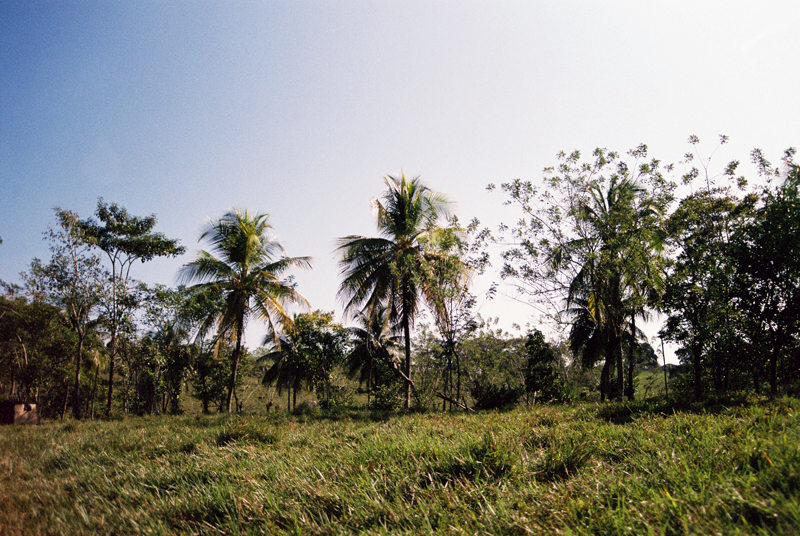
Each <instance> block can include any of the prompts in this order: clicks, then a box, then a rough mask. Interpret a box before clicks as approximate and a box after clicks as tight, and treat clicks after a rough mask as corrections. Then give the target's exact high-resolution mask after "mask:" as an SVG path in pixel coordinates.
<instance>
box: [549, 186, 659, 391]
mask: <svg viewBox="0 0 800 536" xmlns="http://www.w3.org/2000/svg"><path fill="white" fill-rule="evenodd" d="M660 218H661V212H660V210H659V208H658V206H657V205H656V203H655V202H653V200H652V199H650V198H649V197H648V196H647V192H646V190H645V189H644V188H643V187H641V186H639V185H638V184H636V183H635V182H634V181H632V180H630V178H628V177H625V176H623V177H620V176H617V175H615V176H614V177H612V179H611V182H610V184H609V186H608V188H607V190H605V191H603V189H602V188H601V187H600V185H599V184H597V183H593V184H591V185H590V186H589V187H588V189H587V192H586V196H585V198H584V200H583V201H582V202H581V203H579V204H578V206H577V207H576V219H577V221H578V222H579V229H580V233H581V236H580V237H579V238H576V239H575V240H572V241H570V242H568V243H567V244H566V245H565V246H564V249H565V250H567V251H568V253H569V255H564V254H563V253H564V252H558V253H559V254H560V255H559V256H554V258H559V257H572V258H574V257H576V256H577V257H578V258H582V259H583V264H582V265H581V267H580V270H579V271H578V273H577V274H576V275H575V277H574V278H573V280H572V282H571V284H570V288H569V294H568V298H567V310H568V312H569V313H570V314H572V316H573V317H574V323H573V327H572V330H571V332H570V339H571V345H572V348H573V350H581V351H582V353H583V361H584V363H585V364H592V363H594V362H595V360H596V359H597V358H598V357H599V355H601V353H602V354H603V355H604V357H605V364H604V367H603V373H602V375H601V389H600V390H601V396H602V397H603V398H604V397H605V395H606V394H610V393H609V387H610V382H611V378H610V373H611V369H614V368H615V369H616V373H617V382H616V389H617V392H616V396H617V397H618V398H619V399H620V400H621V399H622V396H623V392H624V369H623V365H622V340H623V334H624V331H625V330H626V328H627V326H625V318H626V316H628V317H630V318H631V319H632V318H633V316H635V315H637V316H643V315H644V314H645V312H644V304H645V302H644V301H643V296H645V295H651V294H652V293H654V292H656V287H658V286H659V284H660V283H659V281H660V279H661V276H660V271H659V270H658V268H660V266H661V265H660V259H661V256H660V255H657V254H656V255H654V253H658V252H659V250H660V240H659V237H658V233H657V232H655V228H656V227H657V225H654V224H656V223H657V222H658V221H659V220H660ZM656 261H659V262H656ZM630 328H631V331H632V333H631V334H630V336H631V337H635V332H636V328H635V323H634V322H633V320H631V324H630ZM631 376H632V371H631V373H630V374H629V381H631V379H632V378H631ZM631 393H632V390H631Z"/></svg>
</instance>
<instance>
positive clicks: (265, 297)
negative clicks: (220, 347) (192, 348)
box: [180, 209, 311, 413]
mask: <svg viewBox="0 0 800 536" xmlns="http://www.w3.org/2000/svg"><path fill="white" fill-rule="evenodd" d="M268 220H269V215H268V214H255V215H252V216H251V215H250V214H249V213H248V212H247V211H246V210H243V211H242V210H238V209H232V210H231V211H230V212H228V213H226V214H225V215H224V216H222V217H221V218H220V219H219V220H217V221H213V222H211V223H210V224H209V225H208V227H207V228H206V230H205V231H203V234H201V235H200V240H204V239H205V240H207V241H208V242H209V243H210V245H211V248H212V250H211V253H209V252H207V251H200V252H199V253H198V254H197V256H196V257H195V260H194V261H192V262H190V263H188V264H186V265H184V266H183V268H181V271H180V280H181V282H183V283H190V282H196V284H195V285H194V286H192V287H191V289H190V290H192V291H193V292H195V293H198V294H204V295H206V297H207V298H208V300H209V302H211V303H219V304H220V306H219V307H217V308H214V309H213V310H212V311H211V312H210V314H209V315H208V316H207V317H206V318H205V320H204V322H202V323H201V326H200V330H199V335H204V334H205V333H207V332H208V331H209V330H210V329H211V328H212V327H214V326H216V330H217V341H218V344H219V343H220V342H222V340H223V338H228V339H229V341H230V342H231V345H232V346H233V355H232V358H231V376H230V382H229V384H228V400H227V408H226V409H227V411H228V412H229V413H230V411H231V402H232V400H233V392H234V389H235V387H236V374H237V371H238V368H239V358H240V356H241V352H242V339H243V336H244V330H245V326H246V325H247V323H248V321H249V320H251V319H253V318H255V319H257V320H261V321H264V322H266V323H267V327H268V330H269V333H271V334H272V335H273V337H274V338H275V340H276V341H277V340H278V335H279V333H280V331H281V330H282V329H285V328H287V327H289V326H291V324H292V318H291V316H289V314H288V313H287V312H286V307H288V306H289V305H294V304H299V305H304V306H307V305H308V302H307V301H306V299H305V298H304V297H303V296H302V295H301V294H300V293H299V292H297V290H295V287H294V285H293V284H292V283H291V282H290V281H287V280H286V279H282V277H283V275H284V274H286V272H287V271H288V270H289V269H290V268H293V267H300V268H308V267H310V265H311V261H310V258H308V257H286V256H284V255H283V253H284V249H283V246H282V245H281V244H280V242H278V241H277V240H275V239H274V238H272V237H270V236H268V235H267V232H268V230H269V229H270V228H271V226H270V225H269V222H268Z"/></svg>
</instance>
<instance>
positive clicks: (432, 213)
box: [337, 175, 448, 410]
mask: <svg viewBox="0 0 800 536" xmlns="http://www.w3.org/2000/svg"><path fill="white" fill-rule="evenodd" d="M384 182H385V183H386V188H387V189H386V192H385V193H384V194H383V196H382V198H381V199H380V200H378V199H375V200H373V204H374V207H375V210H376V212H377V220H378V221H377V224H378V232H379V233H380V235H381V236H380V237H375V238H371V237H365V236H357V235H351V236H347V237H344V238H341V239H340V240H339V242H338V247H337V250H338V251H339V252H341V254H342V259H341V261H340V267H341V274H342V276H343V280H342V283H341V285H340V287H339V292H338V296H339V298H340V299H342V300H343V301H344V303H345V312H346V313H349V314H355V313H356V312H358V311H359V310H362V309H370V308H373V307H375V306H377V305H378V304H386V306H387V308H388V310H389V314H390V318H391V319H392V320H393V321H397V323H398V324H399V326H400V328H401V329H402V330H403V336H404V338H405V363H404V366H403V374H404V375H405V381H406V393H405V394H406V397H405V398H406V400H405V408H406V410H408V409H409V408H410V407H411V386H412V381H411V376H410V375H411V324H412V322H413V321H414V318H415V317H416V315H417V313H418V311H419V306H420V303H421V301H422V298H423V294H424V284H425V281H426V278H427V274H426V273H425V272H424V268H425V266H426V262H425V261H426V260H428V259H429V258H430V254H429V252H428V251H427V250H426V248H425V245H424V244H425V240H426V238H427V237H429V236H431V235H432V234H434V233H436V232H438V231H439V229H440V228H439V226H438V220H439V218H440V217H442V216H446V215H447V205H448V201H447V199H446V198H445V197H444V196H443V195H442V194H439V193H436V192H434V191H432V190H430V189H429V188H428V187H427V186H425V185H424V184H423V183H422V182H421V181H420V180H419V178H418V177H416V178H413V179H411V180H408V179H406V177H405V175H401V176H400V177H399V178H395V177H391V176H387V177H384Z"/></svg>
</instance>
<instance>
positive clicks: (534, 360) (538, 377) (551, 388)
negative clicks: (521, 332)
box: [525, 330, 564, 401]
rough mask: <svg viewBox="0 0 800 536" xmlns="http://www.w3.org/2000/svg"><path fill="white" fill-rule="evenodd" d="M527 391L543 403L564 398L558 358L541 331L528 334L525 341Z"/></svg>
mask: <svg viewBox="0 0 800 536" xmlns="http://www.w3.org/2000/svg"><path fill="white" fill-rule="evenodd" d="M525 354H526V355H527V362H526V364H525V391H526V392H527V393H528V394H531V395H533V396H534V400H535V399H536V397H537V396H538V398H539V399H540V400H543V401H550V400H555V401H560V400H562V399H563V397H564V388H563V385H562V383H563V382H562V378H561V375H560V374H559V372H558V368H557V366H558V365H557V362H558V356H557V355H556V352H555V351H554V350H553V347H552V346H551V345H550V344H548V343H547V341H545V340H544V335H543V334H542V332H541V331H539V330H535V331H533V332H531V333H528V336H527V337H526V339H525Z"/></svg>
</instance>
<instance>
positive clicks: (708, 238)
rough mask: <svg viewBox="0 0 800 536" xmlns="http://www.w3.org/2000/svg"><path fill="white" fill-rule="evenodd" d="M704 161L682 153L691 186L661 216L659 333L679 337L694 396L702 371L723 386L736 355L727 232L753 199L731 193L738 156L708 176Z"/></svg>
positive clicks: (738, 180) (700, 388)
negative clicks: (662, 320)
mask: <svg viewBox="0 0 800 536" xmlns="http://www.w3.org/2000/svg"><path fill="white" fill-rule="evenodd" d="M727 141H728V138H727V137H726V136H721V137H720V146H721V145H724V144H725V143H727ZM699 142H700V140H699V139H698V138H697V136H691V137H690V138H689V143H690V144H691V145H693V146H695V147H697V146H698V144H699ZM715 151H716V150H715ZM712 156H713V153H712ZM710 160H711V157H708V158H706V159H701V158H696V155H695V154H692V153H687V154H686V155H685V160H684V163H686V164H688V165H690V166H691V167H690V168H689V170H688V171H687V173H685V174H684V175H683V183H684V184H685V185H687V186H689V187H690V188H691V193H690V194H689V195H688V196H686V197H685V198H684V199H682V200H681V202H680V203H679V205H678V207H677V209H676V210H675V211H674V212H673V214H672V215H671V216H670V217H669V219H668V221H667V223H666V228H667V234H668V241H669V242H670V244H671V246H672V248H673V249H674V250H675V252H676V256H675V259H674V261H673V262H672V263H671V265H670V267H669V269H668V270H667V278H666V281H665V293H664V295H663V298H662V303H661V306H662V310H663V311H664V312H665V313H666V314H667V322H666V325H665V326H664V328H663V329H662V332H661V333H662V336H663V337H664V338H666V339H668V340H672V341H675V342H678V343H679V344H681V349H680V350H679V351H678V356H679V357H680V359H681V360H682V362H684V363H686V364H689V365H690V367H691V370H692V386H693V393H694V397H695V398H697V399H699V398H701V397H702V396H703V394H704V392H705V388H704V384H705V383H706V382H705V381H704V377H706V376H707V375H708V373H709V371H710V372H711V375H712V377H713V381H714V385H715V388H716V389H717V390H718V391H722V390H724V389H725V386H726V385H727V384H728V382H729V380H730V376H729V373H730V371H731V368H732V367H731V365H732V364H733V363H734V361H736V359H735V357H736V355H737V353H738V351H737V350H736V348H737V347H740V344H739V342H737V341H736V339H738V338H740V333H737V330H738V328H737V326H738V325H739V323H738V320H737V319H738V311H737V310H736V308H735V307H734V306H733V303H732V298H733V295H732V281H733V280H732V278H733V276H734V273H735V271H736V261H735V259H734V258H733V257H732V255H731V254H732V250H731V247H732V246H731V239H732V237H733V235H734V234H735V233H736V230H737V229H738V228H740V227H741V226H742V225H743V224H744V223H745V222H746V221H747V220H748V219H750V218H751V217H752V211H753V207H754V205H755V203H756V201H757V198H756V196H753V195H747V196H744V197H743V198H739V197H737V196H735V195H734V194H733V193H732V191H731V185H732V184H737V185H738V186H739V187H740V188H743V187H744V186H745V185H746V181H745V179H744V177H736V176H735V173H736V170H737V168H738V162H737V161H732V162H730V163H729V164H728V165H727V166H726V167H725V168H724V170H723V171H722V172H721V173H720V174H718V175H712V172H711V171H710V166H709V163H710ZM720 181H721V183H720ZM696 182H699V183H700V184H699V187H696V186H695V183H696ZM751 370H752V374H753V381H754V383H755V384H758V381H759V379H758V375H759V372H758V367H753V368H751Z"/></svg>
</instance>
